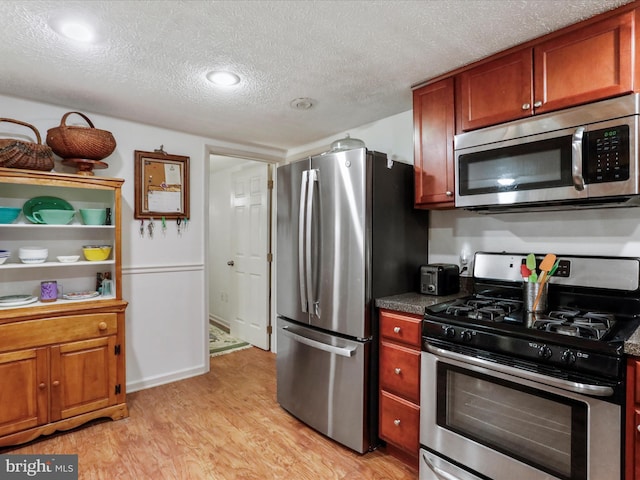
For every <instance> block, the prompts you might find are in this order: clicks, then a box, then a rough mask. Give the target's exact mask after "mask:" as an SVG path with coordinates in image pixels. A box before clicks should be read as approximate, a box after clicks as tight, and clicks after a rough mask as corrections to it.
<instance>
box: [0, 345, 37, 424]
mask: <svg viewBox="0 0 640 480" xmlns="http://www.w3.org/2000/svg"><path fill="white" fill-rule="evenodd" d="M48 374H49V368H48V363H47V349H46V348H32V349H28V350H19V351H16V352H9V353H3V354H0V385H1V386H2V387H1V388H0V436H3V435H8V434H10V433H14V432H18V431H20V430H25V429H27V428H33V427H36V426H38V425H43V424H45V423H47V421H48V415H47V412H48V408H47V407H48V400H49V398H48V397H49V375H48Z"/></svg>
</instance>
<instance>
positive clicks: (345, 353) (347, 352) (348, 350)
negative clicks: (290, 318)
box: [282, 327, 357, 357]
mask: <svg viewBox="0 0 640 480" xmlns="http://www.w3.org/2000/svg"><path fill="white" fill-rule="evenodd" d="M282 333H284V334H285V335H286V336H287V337H290V338H291V339H293V340H295V341H296V342H300V343H304V344H305V345H308V346H310V347H313V348H317V349H318V350H323V351H325V352H328V353H335V354H336V355H340V356H342V357H353V355H354V352H355V351H356V348H357V347H334V346H333V345H327V344H326V343H323V342H319V341H318V340H313V339H311V338H307V337H304V336H302V335H300V334H298V333H294V332H292V331H290V330H289V327H283V328H282Z"/></svg>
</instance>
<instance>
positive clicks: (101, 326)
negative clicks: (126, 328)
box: [98, 322, 107, 331]
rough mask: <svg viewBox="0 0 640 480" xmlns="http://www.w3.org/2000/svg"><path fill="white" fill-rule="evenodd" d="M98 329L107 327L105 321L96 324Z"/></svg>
mask: <svg viewBox="0 0 640 480" xmlns="http://www.w3.org/2000/svg"><path fill="white" fill-rule="evenodd" d="M98 329H99V330H101V331H102V330H106V329H107V322H100V323H99V324H98Z"/></svg>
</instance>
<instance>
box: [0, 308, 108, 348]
mask: <svg viewBox="0 0 640 480" xmlns="http://www.w3.org/2000/svg"><path fill="white" fill-rule="evenodd" d="M117 332H118V314H117V313H100V314H93V315H70V316H67V317H57V318H42V319H38V320H27V321H24V322H16V323H7V324H4V325H0V352H3V351H8V350H19V349H22V348H29V347H36V346H42V345H52V344H56V343H63V342H70V341H74V340H83V339H87V338H94V337H101V336H105V335H115V334H116V333H117Z"/></svg>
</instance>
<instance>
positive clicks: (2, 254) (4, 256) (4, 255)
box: [0, 250, 11, 265]
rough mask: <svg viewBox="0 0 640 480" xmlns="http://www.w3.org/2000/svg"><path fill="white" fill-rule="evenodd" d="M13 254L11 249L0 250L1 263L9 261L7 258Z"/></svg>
mask: <svg viewBox="0 0 640 480" xmlns="http://www.w3.org/2000/svg"><path fill="white" fill-rule="evenodd" d="M10 256H11V252H10V251H9V250H0V265H2V264H3V263H4V262H6V261H7V258H9V257H10Z"/></svg>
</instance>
